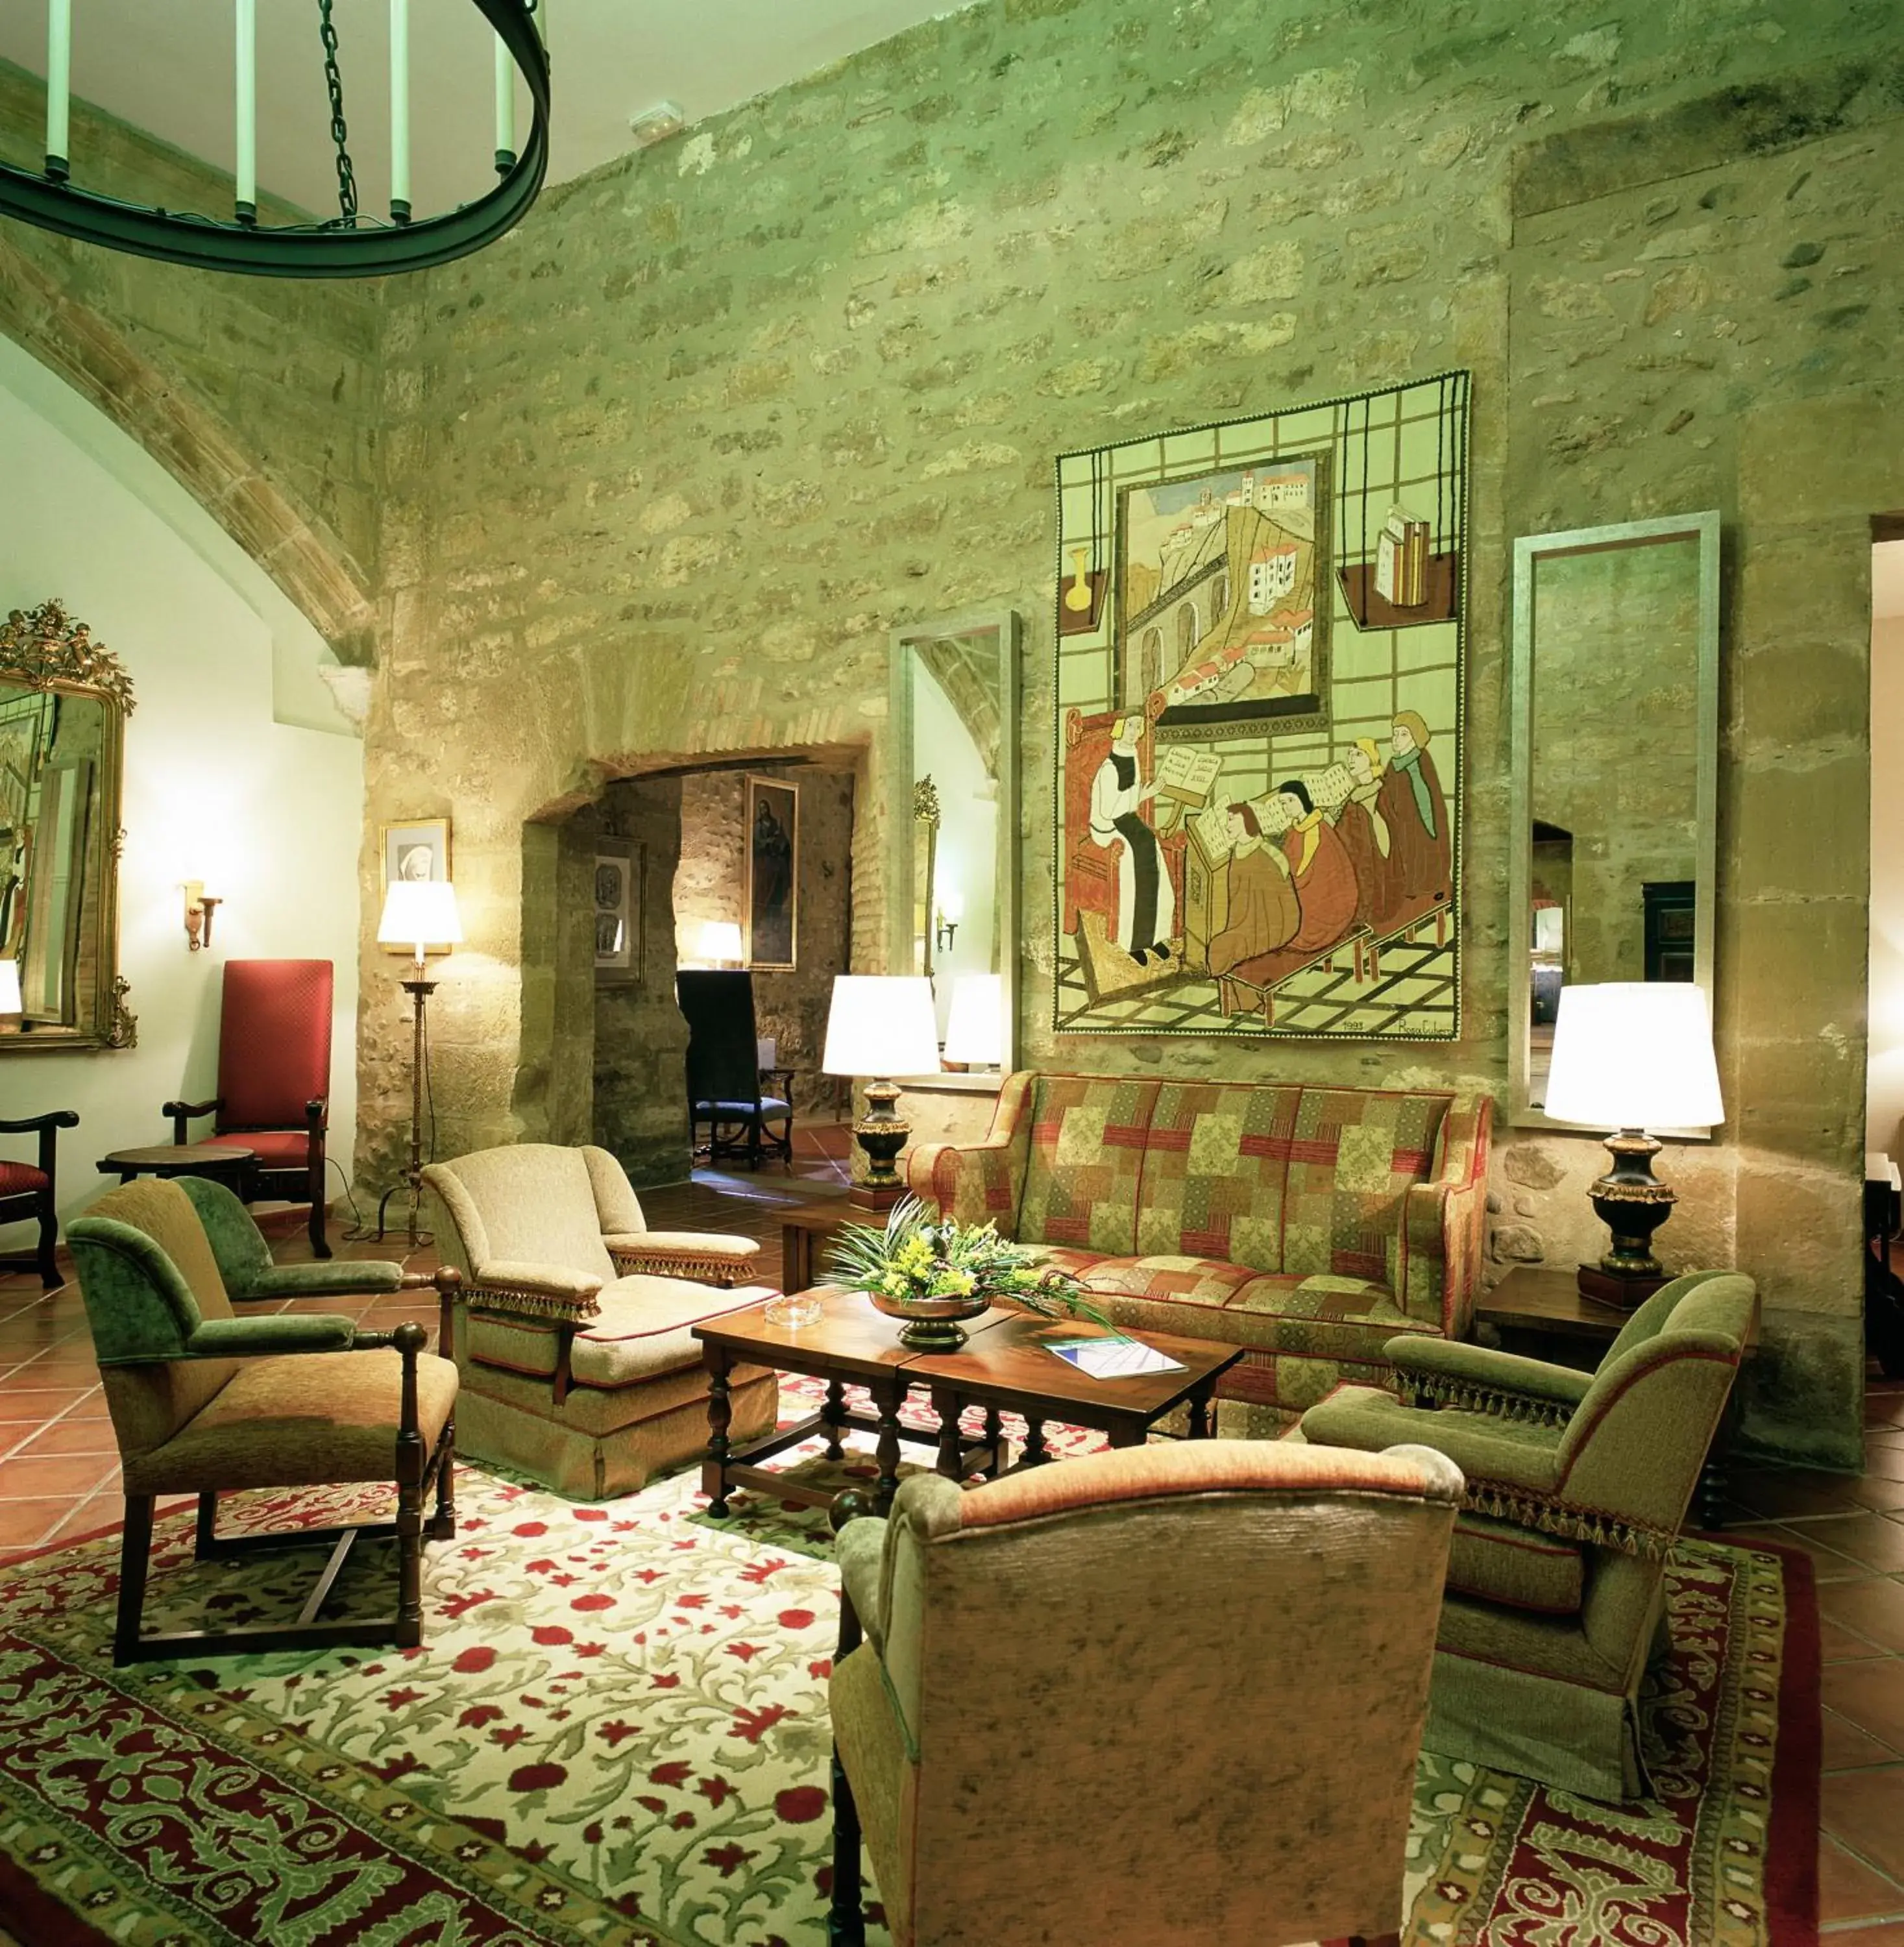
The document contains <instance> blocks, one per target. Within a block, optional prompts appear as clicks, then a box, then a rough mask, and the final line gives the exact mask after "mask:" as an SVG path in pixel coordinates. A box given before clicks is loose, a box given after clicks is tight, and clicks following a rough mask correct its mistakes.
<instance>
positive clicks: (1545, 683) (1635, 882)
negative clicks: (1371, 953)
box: [1507, 512, 1719, 1136]
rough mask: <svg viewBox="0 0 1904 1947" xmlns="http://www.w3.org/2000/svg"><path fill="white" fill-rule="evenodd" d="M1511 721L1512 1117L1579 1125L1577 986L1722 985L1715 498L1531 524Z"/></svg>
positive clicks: (1520, 563)
mask: <svg viewBox="0 0 1904 1947" xmlns="http://www.w3.org/2000/svg"><path fill="white" fill-rule="evenodd" d="M1509 725H1510V734H1511V737H1512V752H1513V768H1512V809H1511V813H1510V818H1511V829H1512V832H1513V834H1514V838H1513V843H1512V847H1511V848H1510V851H1509V925H1508V998H1507V1006H1508V1021H1509V1035H1508V1046H1509V1069H1510V1077H1509V1079H1510V1083H1511V1100H1512V1119H1513V1121H1514V1122H1515V1123H1517V1124H1519V1125H1531V1126H1538V1127H1546V1128H1560V1127H1568V1126H1571V1125H1563V1124H1559V1123H1556V1122H1554V1121H1553V1119H1551V1118H1550V1116H1548V1115H1547V1114H1546V1111H1545V1108H1544V1106H1543V1105H1544V1102H1545V1097H1546V1079H1547V1069H1548V1063H1549V1059H1550V1054H1551V1051H1552V1048H1553V1024H1554V1017H1555V1014H1556V1011H1557V1010H1558V1008H1559V997H1560V994H1561V992H1562V990H1563V989H1565V987H1567V986H1572V985H1579V984H1581V983H1587V982H1598V981H1608V980H1692V981H1695V982H1696V983H1698V985H1699V986H1701V987H1702V988H1703V989H1704V990H1705V995H1706V998H1707V1002H1708V1004H1710V1003H1711V1001H1712V998H1713V936H1714V889H1715V887H1716V884H1717V801H1718V768H1719V516H1718V515H1717V513H1712V512H1707V513H1697V514H1686V515H1675V516H1672V517H1670V518H1664V519H1658V520H1647V521H1628V522H1621V523H1619V524H1618V525H1614V526H1610V527H1602V528H1577V529H1575V530H1574V531H1571V532H1570V533H1565V534H1529V535H1523V536H1522V537H1520V538H1519V539H1518V540H1516V541H1515V543H1514V611H1513V639H1512V663H1511V670H1510V694H1509ZM1654 1133H1655V1134H1675V1135H1692V1136H1704V1135H1705V1134H1707V1131H1704V1130H1674V1131H1654Z"/></svg>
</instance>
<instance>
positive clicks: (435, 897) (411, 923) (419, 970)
mask: <svg viewBox="0 0 1904 1947" xmlns="http://www.w3.org/2000/svg"><path fill="white" fill-rule="evenodd" d="M462 943H463V921H462V918H461V917H460V915H459V914H458V913H457V896H456V890H455V888H454V887H452V886H451V885H450V882H449V881H448V880H447V879H392V881H390V883H389V886H388V887H386V888H385V892H384V895H383V912H382V915H381V916H380V917H379V919H378V921H377V944H378V945H379V946H407V947H409V948H410V949H412V950H413V958H412V960H411V962H410V978H409V979H408V980H406V981H404V983H403V988H404V992H405V993H406V994H407V995H410V999H411V1003H412V1006H413V1039H412V1043H411V1048H410V1166H409V1168H408V1169H406V1170H405V1171H404V1175H403V1180H404V1182H405V1183H406V1184H408V1185H409V1187H410V1224H409V1228H408V1236H409V1240H410V1243H412V1244H413V1245H414V1244H416V1243H421V1242H423V1232H422V1231H421V1230H419V1228H418V1226H417V1214H418V1212H419V1209H420V1207H421V1205H422V1200H423V1086H424V1076H425V1069H424V1064H425V1061H426V1054H427V1051H428V1048H429V1037H428V1035H427V1034H426V1032H425V1029H424V1026H423V1013H424V1007H425V1004H426V1002H427V1001H428V1000H429V996H430V995H432V994H433V993H434V992H435V991H436V983H435V981H434V980H431V979H430V978H429V955H430V953H431V952H432V951H435V952H439V953H447V952H448V951H449V950H450V948H451V947H453V946H461V945H462ZM395 1194H396V1190H395V1187H394V1186H393V1187H392V1188H391V1189H389V1190H385V1192H384V1193H383V1195H382V1197H381V1198H380V1199H379V1201H378V1203H377V1235H378V1236H379V1237H382V1235H383V1218H384V1212H385V1209H387V1208H388V1207H389V1202H390V1199H391V1198H392V1196H395Z"/></svg>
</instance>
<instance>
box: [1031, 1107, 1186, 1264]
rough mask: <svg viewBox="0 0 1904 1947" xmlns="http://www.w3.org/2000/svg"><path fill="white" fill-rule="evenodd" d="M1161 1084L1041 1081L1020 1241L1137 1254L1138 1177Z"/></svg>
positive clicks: (1033, 1125) (1033, 1119)
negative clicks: (1152, 1110) (1151, 1113)
mask: <svg viewBox="0 0 1904 1947" xmlns="http://www.w3.org/2000/svg"><path fill="white" fill-rule="evenodd" d="M1157 1086H1158V1085H1157V1084H1156V1082H1128V1081H1118V1080H1115V1079H1110V1078H1108V1077H1104V1076H1088V1075H1041V1076H1039V1078H1038V1083H1037V1088H1036V1092H1035V1093H1034V1094H1033V1097H1032V1106H1031V1116H1032V1128H1031V1155H1030V1157H1029V1162H1028V1163H1027V1166H1026V1172H1025V1190H1024V1196H1023V1199H1022V1200H1021V1201H1020V1204H1019V1207H1018V1238H1019V1241H1020V1243H1026V1244H1069V1245H1071V1246H1074V1247H1075V1246H1082V1247H1083V1248H1085V1249H1090V1250H1094V1251H1108V1252H1116V1253H1118V1254H1119V1255H1126V1256H1127V1255H1131V1254H1132V1253H1133V1252H1135V1250H1136V1248H1137V1194H1138V1176H1139V1175H1140V1173H1141V1169H1142V1165H1143V1162H1144V1141H1145V1137H1146V1133H1147V1131H1148V1129H1149V1128H1150V1111H1151V1109H1152V1107H1153V1105H1154V1104H1155V1103H1156V1098H1157Z"/></svg>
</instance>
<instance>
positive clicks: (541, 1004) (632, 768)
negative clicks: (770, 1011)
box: [511, 732, 887, 1181]
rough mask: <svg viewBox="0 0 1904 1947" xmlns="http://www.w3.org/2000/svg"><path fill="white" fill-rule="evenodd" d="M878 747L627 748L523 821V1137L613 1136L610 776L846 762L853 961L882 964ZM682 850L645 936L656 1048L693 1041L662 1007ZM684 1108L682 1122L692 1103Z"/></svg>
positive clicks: (670, 864)
mask: <svg viewBox="0 0 1904 1947" xmlns="http://www.w3.org/2000/svg"><path fill="white" fill-rule="evenodd" d="M878 756H879V753H878V748H877V746H876V745H875V742H874V741H873V740H872V738H870V737H869V736H868V735H866V734H865V733H864V732H861V733H860V734H859V735H858V736H857V737H853V738H847V739H829V740H823V741H814V742H806V741H788V742H786V743H773V742H769V741H760V742H757V743H751V744H747V745H744V746H743V747H742V748H741V749H740V750H739V751H736V750H735V749H734V748H733V747H732V746H731V745H723V746H720V747H717V748H709V749H707V750H704V751H697V752H692V753H686V752H679V751H669V752H656V753H652V754H648V755H646V756H643V757H627V756H622V757H617V758H615V759H612V760H598V761H596V762H595V763H591V764H590V765H588V766H586V767H585V768H586V772H587V778H586V782H583V783H581V784H579V785H578V786H577V788H576V789H574V790H573V791H568V792H565V793H564V794H562V796H561V797H559V798H557V799H555V800H551V801H550V803H547V804H546V805H544V806H542V807H541V808H540V810H539V811H538V812H537V814H536V815H535V816H533V817H532V818H531V819H528V820H526V821H525V823H524V825H523V827H522V840H523V850H522V961H521V978H522V1015H521V1033H522V1039H521V1047H520V1059H519V1062H518V1064H517V1067H516V1071H515V1096H514V1100H513V1102H512V1105H511V1106H512V1111H513V1117H514V1121H515V1127H516V1129H517V1131H518V1134H517V1138H516V1139H517V1140H518V1141H528V1142H535V1141H547V1142H558V1143H576V1142H587V1141H599V1140H604V1139H605V1138H603V1137H602V1134H600V1132H599V1131H598V1130H597V1128H596V1113H595V1110H596V1104H595V1087H596V1026H595V1023H596V1011H595V1005H594V1001H595V991H594V970H593V903H592V900H591V899H590V879H591V877H592V874H593V856H594V852H595V849H596V839H597V837H599V835H600V833H601V831H602V826H601V824H600V822H599V816H598V814H599V808H600V807H601V806H602V804H603V803H604V802H605V798H606V797H607V794H609V793H610V792H611V790H612V788H613V787H614V786H615V785H619V784H624V783H642V782H653V783H655V784H657V785H665V784H666V783H667V782H669V781H670V780H678V779H679V778H682V777H683V776H684V775H685V776H702V775H705V774H707V772H729V773H732V772H745V771H746V770H747V769H749V768H750V767H752V766H760V768H761V769H781V768H782V767H785V766H788V765H789V763H794V764H802V763H809V764H811V765H813V766H814V767H815V772H816V775H825V774H829V773H830V774H831V775H836V776H837V775H838V774H840V773H841V772H845V773H847V774H849V775H850V777H851V778H852V781H853V783H852V825H851V840H850V848H849V850H850V874H851V897H850V916H851V917H850V942H849V943H848V948H847V965H848V967H850V968H851V969H852V970H858V971H865V972H875V971H878V970H881V967H883V966H884V960H883V958H882V957H881V956H882V955H883V952H884V942H885V939H886V936H887V926H886V916H885V902H884V871H883V865H884V846H885V837H884V825H885V819H884V799H883V794H882V793H881V791H879V789H878V786H877V783H876V781H875V772H876V770H877V767H878ZM796 775H797V773H796ZM676 801H677V811H676V830H675V843H676V846H677V847H678V843H679V840H680V830H679V813H678V794H677V800H676ZM651 842H652V839H651ZM675 859H676V853H674V852H673V851H671V850H667V848H666V847H661V848H660V849H659V850H658V852H657V853H656V854H655V858H654V859H653V860H652V865H651V871H650V874H649V887H648V891H647V898H648V899H649V902H650V914H649V927H648V930H647V936H646V944H647V948H648V951H649V954H650V955H651V956H652V958H651V961H650V964H649V982H650V983H651V984H652V985H653V986H655V988H656V989H658V992H659V993H660V994H661V996H662V997H663V998H664V1001H666V1002H667V1005H666V1006H665V1007H664V1008H659V1009H658V1010H657V1011H655V1020H654V1023H653V1039H654V1042H655V1050H654V1051H655V1053H657V1054H677V1055H678V1054H679V1053H680V1051H682V1050H684V1049H685V1048H686V1025H685V1023H683V1022H681V1021H680V1019H679V1017H678V1015H674V1016H673V1020H672V1022H671V1029H672V1030H673V1031H674V1032H670V1023H669V1022H668V1021H667V1020H664V1015H671V1014H673V1009H672V1005H671V997H672V993H673V966H674V960H673V903H672V893H673V875H674V868H675ZM837 970H841V971H844V970H847V968H845V967H841V968H838V969H837ZM651 998H652V996H651ZM762 1031H763V1032H766V1031H767V1030H766V1029H763V1030H762ZM677 1034H678V1045H677V1041H676V1035H677ZM664 1044H665V1045H664ZM677 1086H678V1084H677ZM679 1106H680V1105H677V1104H674V1101H673V1097H672V1095H670V1107H679ZM681 1119H683V1125H684V1110H683V1115H682V1117H681ZM666 1120H667V1118H666V1117H665V1116H662V1117H660V1118H658V1119H657V1120H656V1126H657V1128H659V1127H660V1125H661V1123H662V1122H665V1121H666ZM684 1126H685V1125H684ZM660 1141H661V1146H662V1147H665V1146H666V1142H667V1133H666V1131H662V1133H661V1138H660ZM683 1153H685V1151H683ZM653 1180H656V1181H658V1180H660V1179H659V1178H655V1179H653Z"/></svg>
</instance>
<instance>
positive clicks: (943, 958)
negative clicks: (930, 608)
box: [886, 609, 1020, 1072]
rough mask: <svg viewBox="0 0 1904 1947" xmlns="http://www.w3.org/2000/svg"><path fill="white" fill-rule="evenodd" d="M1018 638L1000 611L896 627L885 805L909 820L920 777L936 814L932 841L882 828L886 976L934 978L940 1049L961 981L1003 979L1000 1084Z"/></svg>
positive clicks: (1014, 923)
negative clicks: (889, 784) (984, 976)
mask: <svg viewBox="0 0 1904 1947" xmlns="http://www.w3.org/2000/svg"><path fill="white" fill-rule="evenodd" d="M1019 645H1020V621H1019V618H1018V616H1017V614H1016V613H1015V612H1014V611H1011V610H1010V609H996V610H991V611H982V612H978V613H974V614H960V615H951V616H946V617H943V618H936V619H933V620H932V621H924V622H919V623H915V624H912V625H911V626H910V627H906V628H902V629H896V630H894V631H893V636H892V658H891V670H890V704H891V714H890V729H891V737H892V748H891V762H892V765H893V770H892V773H891V775H892V776H893V780H894V783H895V786H896V788H895V789H894V791H893V794H892V797H891V800H890V801H891V802H892V803H893V805H894V806H896V807H904V809H905V810H906V811H909V810H912V809H914V807H915V795H916V793H917V788H918V786H919V785H921V784H922V783H924V782H925V781H926V780H927V779H928V778H930V782H931V791H930V797H931V799H932V800H933V803H935V805H936V806H937V813H938V816H937V822H936V823H934V824H933V825H932V826H931V828H930V834H929V835H926V834H923V831H922V827H921V822H920V821H919V820H918V819H915V818H909V817H907V816H905V815H904V813H903V812H902V813H901V815H900V816H896V817H895V818H894V819H893V820H892V821H891V829H890V831H889V834H888V839H887V867H888V879H889V890H888V893H887V961H886V964H887V968H888V970H890V971H891V972H893V973H927V974H930V976H931V977H932V980H933V992H934V995H935V996H936V998H937V1002H938V1010H939V1032H940V1039H941V1040H942V1041H943V1039H944V1036H945V1031H946V1018H947V1015H948V1013H949V1010H950V1008H951V1005H952V992H953V988H954V986H955V983H956V982H957V980H958V978H959V977H960V976H961V974H972V973H992V974H997V975H999V976H1001V978H1000V980H999V983H998V985H999V993H1000V1001H999V1007H1000V1013H1001V1020H1000V1023H999V1036H1000V1038H999V1045H1000V1047H1001V1048H1002V1051H1003V1058H1002V1061H1001V1063H1000V1066H1002V1068H1003V1069H1005V1070H1006V1071H1007V1072H1009V1070H1010V1069H1011V1066H1012V1064H1013V1061H1014V1059H1015V1057H1016V1054H1017V958H1018V879H1017V832H1018V741H1017V716H1018V663H1019ZM928 859H929V860H930V864H929V865H928V864H927V860H928ZM922 879H923V880H924V883H921V881H922Z"/></svg>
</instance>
